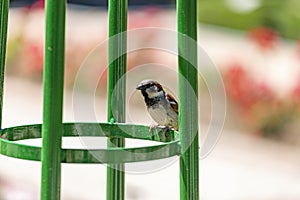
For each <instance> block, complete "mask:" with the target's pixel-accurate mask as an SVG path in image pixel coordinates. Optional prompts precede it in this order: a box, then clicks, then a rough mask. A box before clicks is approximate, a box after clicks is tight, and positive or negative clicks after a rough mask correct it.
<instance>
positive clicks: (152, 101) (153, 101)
mask: <svg viewBox="0 0 300 200" xmlns="http://www.w3.org/2000/svg"><path fill="white" fill-rule="evenodd" d="M142 95H143V96H144V99H145V103H146V105H147V107H149V106H153V105H154V104H156V103H158V102H159V99H160V98H159V97H154V98H149V96H148V93H147V92H146V91H145V90H142Z"/></svg>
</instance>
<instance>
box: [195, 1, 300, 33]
mask: <svg viewBox="0 0 300 200" xmlns="http://www.w3.org/2000/svg"><path fill="white" fill-rule="evenodd" d="M299 8H300V1H297V0H285V1H282V0H261V1H260V4H259V5H258V7H257V8H255V9H253V10H247V11H238V10H235V9H233V8H231V7H230V6H229V4H228V1H226V0H198V20H199V21H200V22H204V23H210V24H215V25H219V26H226V27H229V28H234V29H241V30H249V29H252V28H255V27H258V26H265V27H269V28H273V29H275V30H276V31H278V32H279V33H280V35H282V36H283V37H287V38H293V39H297V38H298V37H299V35H300V26H299V24H300V13H299Z"/></svg>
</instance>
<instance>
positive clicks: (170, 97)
mask: <svg viewBox="0 0 300 200" xmlns="http://www.w3.org/2000/svg"><path fill="white" fill-rule="evenodd" d="M166 97H167V99H168V101H169V102H170V105H171V107H172V108H173V109H174V110H175V112H176V113H177V114H178V103H177V101H176V100H175V98H174V97H173V96H171V95H170V94H166Z"/></svg>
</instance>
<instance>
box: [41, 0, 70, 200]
mask: <svg viewBox="0 0 300 200" xmlns="http://www.w3.org/2000/svg"><path fill="white" fill-rule="evenodd" d="M65 12H66V0H47V1H46V41H45V63H44V117H43V127H42V136H43V148H42V189H41V199H42V200H48V199H49V200H58V199H60V182H61V143H62V109H63V86H64V62H65V61H64V56H65Z"/></svg>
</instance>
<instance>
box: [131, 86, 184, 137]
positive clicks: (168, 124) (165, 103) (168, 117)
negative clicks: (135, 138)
mask: <svg viewBox="0 0 300 200" xmlns="http://www.w3.org/2000/svg"><path fill="white" fill-rule="evenodd" d="M136 89H137V90H140V91H141V93H142V95H143V97H144V101H145V103H146V106H147V110H148V112H149V114H150V116H151V118H152V119H153V120H154V121H155V122H156V123H157V125H151V126H150V130H149V131H150V132H151V130H152V129H153V128H154V127H155V126H164V127H165V128H166V129H167V130H169V129H174V130H178V103H177V101H176V100H175V98H174V97H173V96H172V95H170V94H168V93H166V92H165V90H164V89H163V87H162V86H161V84H159V83H158V82H157V81H154V80H143V81H142V82H140V83H139V84H138V85H137V87H136Z"/></svg>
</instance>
